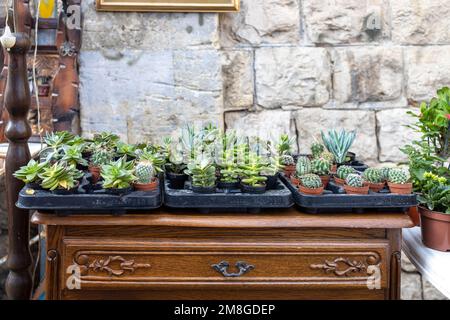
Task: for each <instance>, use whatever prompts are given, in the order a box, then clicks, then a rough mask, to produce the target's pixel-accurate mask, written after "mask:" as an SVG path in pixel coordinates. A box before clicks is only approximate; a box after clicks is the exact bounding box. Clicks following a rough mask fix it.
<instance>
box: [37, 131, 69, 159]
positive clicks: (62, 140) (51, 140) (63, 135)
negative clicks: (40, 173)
mask: <svg viewBox="0 0 450 320" xmlns="http://www.w3.org/2000/svg"><path fill="white" fill-rule="evenodd" d="M74 138H75V136H74V135H73V134H71V133H70V132H67V131H58V132H50V133H47V134H46V136H45V137H44V142H45V144H46V145H47V146H46V147H45V148H44V149H42V150H41V152H40V154H39V157H40V159H41V162H44V161H51V160H53V161H56V160H59V159H60V158H61V156H62V155H61V153H62V148H63V147H64V146H65V145H66V144H67V143H68V142H69V141H71V140H72V139H74Z"/></svg>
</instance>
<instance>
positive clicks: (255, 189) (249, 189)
mask: <svg viewBox="0 0 450 320" xmlns="http://www.w3.org/2000/svg"><path fill="white" fill-rule="evenodd" d="M241 191H242V192H243V193H254V194H262V193H264V192H266V184H264V185H262V186H249V185H248V184H245V183H241Z"/></svg>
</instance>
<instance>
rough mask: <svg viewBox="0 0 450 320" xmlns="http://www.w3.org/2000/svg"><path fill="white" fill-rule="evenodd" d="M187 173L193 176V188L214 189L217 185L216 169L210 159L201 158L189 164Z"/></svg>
mask: <svg viewBox="0 0 450 320" xmlns="http://www.w3.org/2000/svg"><path fill="white" fill-rule="evenodd" d="M185 172H186V174H188V175H189V176H191V178H192V185H193V186H196V187H213V186H215V185H216V167H215V166H214V165H213V162H212V159H211V158H209V157H203V156H201V157H199V158H197V159H195V160H193V161H191V162H189V163H188V165H187V169H186V171H185Z"/></svg>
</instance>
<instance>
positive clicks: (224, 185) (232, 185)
mask: <svg viewBox="0 0 450 320" xmlns="http://www.w3.org/2000/svg"><path fill="white" fill-rule="evenodd" d="M218 187H219V189H228V190H231V189H239V182H238V181H236V182H222V181H219V184H218Z"/></svg>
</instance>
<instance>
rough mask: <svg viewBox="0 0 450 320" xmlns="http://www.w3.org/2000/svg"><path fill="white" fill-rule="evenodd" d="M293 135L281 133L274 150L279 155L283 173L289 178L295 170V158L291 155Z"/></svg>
mask: <svg viewBox="0 0 450 320" xmlns="http://www.w3.org/2000/svg"><path fill="white" fill-rule="evenodd" d="M294 141H295V137H292V138H289V135H287V134H282V135H281V136H280V138H279V141H278V143H277V144H276V152H277V154H278V156H279V157H280V164H281V165H282V166H284V175H285V176H286V177H287V178H290V177H291V175H292V174H293V173H294V172H295V160H294V157H292V145H293V144H294Z"/></svg>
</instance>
